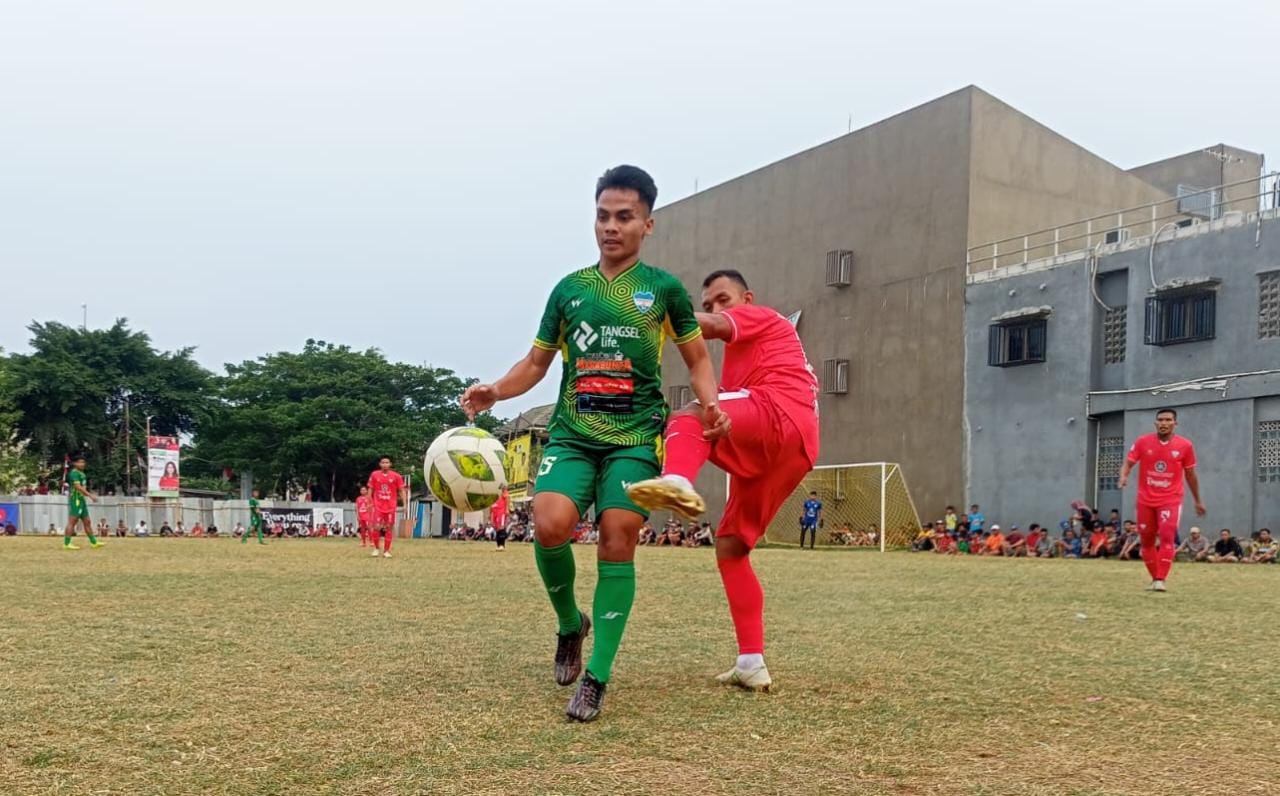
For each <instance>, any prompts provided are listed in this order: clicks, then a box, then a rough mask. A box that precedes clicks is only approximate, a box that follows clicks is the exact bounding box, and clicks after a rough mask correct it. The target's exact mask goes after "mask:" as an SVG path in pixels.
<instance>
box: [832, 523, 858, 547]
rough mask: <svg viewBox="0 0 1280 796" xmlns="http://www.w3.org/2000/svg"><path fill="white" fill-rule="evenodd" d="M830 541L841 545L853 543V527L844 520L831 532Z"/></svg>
mask: <svg viewBox="0 0 1280 796" xmlns="http://www.w3.org/2000/svg"><path fill="white" fill-rule="evenodd" d="M831 543H832V544H843V545H851V544H853V528H852V527H851V526H850V525H849V523H847V522H846V523H844V524H843V525H841V526H840V527H839V528H836V529H835V530H834V531H832V532H831Z"/></svg>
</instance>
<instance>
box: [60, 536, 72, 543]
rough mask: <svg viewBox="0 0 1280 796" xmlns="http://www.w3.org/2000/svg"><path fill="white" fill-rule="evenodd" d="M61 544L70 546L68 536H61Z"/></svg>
mask: <svg viewBox="0 0 1280 796" xmlns="http://www.w3.org/2000/svg"><path fill="white" fill-rule="evenodd" d="M62 543H63V544H71V537H70V536H68V535H66V534H63V536H62Z"/></svg>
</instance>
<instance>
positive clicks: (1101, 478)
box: [1098, 437, 1124, 492]
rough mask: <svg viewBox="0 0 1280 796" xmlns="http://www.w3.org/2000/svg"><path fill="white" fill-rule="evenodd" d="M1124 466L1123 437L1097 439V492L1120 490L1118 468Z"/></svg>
mask: <svg viewBox="0 0 1280 796" xmlns="http://www.w3.org/2000/svg"><path fill="white" fill-rule="evenodd" d="M1123 464H1124V437H1100V438H1099V439H1098V491H1099V492H1118V491H1119V490H1120V467H1121V466H1122V465H1123Z"/></svg>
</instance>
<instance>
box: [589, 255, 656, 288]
mask: <svg viewBox="0 0 1280 796" xmlns="http://www.w3.org/2000/svg"><path fill="white" fill-rule="evenodd" d="M642 265H644V260H636V261H635V262H634V263H632V264H631V265H628V266H627V268H626V270H625V271H622V272H620V273H618V274H617V275H616V276H615V277H614V278H613V279H609V278H607V277H606V276H605V275H604V271H602V270H600V261H599V260H596V264H595V267H594V268H592V269H591V270H592V271H594V272H595V274H596V276H598V277H599V278H600V281H602V282H604V283H605V284H606V285H611V284H613V283H614V282H617V281H618V280H619V279H621V278H623V277H624V276H626V275H627V274H629V273H631V272H632V271H634V270H636V268H638V267H640V266H642Z"/></svg>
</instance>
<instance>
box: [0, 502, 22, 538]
mask: <svg viewBox="0 0 1280 796" xmlns="http://www.w3.org/2000/svg"><path fill="white" fill-rule="evenodd" d="M6 525H12V526H13V527H15V528H17V529H18V530H19V531H21V530H22V525H21V524H20V523H19V522H18V504H17V503H0V533H2V532H3V531H4V529H5V526H6Z"/></svg>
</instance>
